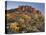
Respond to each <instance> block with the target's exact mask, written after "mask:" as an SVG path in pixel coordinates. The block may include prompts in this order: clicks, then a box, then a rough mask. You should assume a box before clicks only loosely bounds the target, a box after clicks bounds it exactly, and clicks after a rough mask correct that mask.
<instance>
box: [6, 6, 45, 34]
mask: <svg viewBox="0 0 46 35" xmlns="http://www.w3.org/2000/svg"><path fill="white" fill-rule="evenodd" d="M6 16H7V24H8V25H7V30H10V31H9V32H14V33H26V32H43V31H44V17H43V16H42V14H41V12H40V11H39V10H36V9H35V8H33V7H31V6H19V7H18V8H16V9H14V10H7V15H6ZM9 32H8V33H9Z"/></svg>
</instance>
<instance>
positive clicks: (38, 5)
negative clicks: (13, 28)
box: [5, 1, 45, 13]
mask: <svg viewBox="0 0 46 35" xmlns="http://www.w3.org/2000/svg"><path fill="white" fill-rule="evenodd" d="M6 5H7V10H9V9H14V8H17V7H18V6H27V5H28V6H32V7H33V8H35V9H37V10H40V11H41V12H43V13H44V9H45V6H44V3H34V2H20V1H19V2H18V1H7V3H6ZM5 8H6V6H5Z"/></svg>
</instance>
